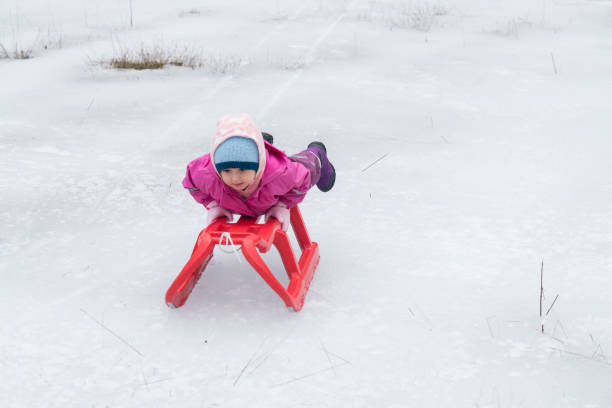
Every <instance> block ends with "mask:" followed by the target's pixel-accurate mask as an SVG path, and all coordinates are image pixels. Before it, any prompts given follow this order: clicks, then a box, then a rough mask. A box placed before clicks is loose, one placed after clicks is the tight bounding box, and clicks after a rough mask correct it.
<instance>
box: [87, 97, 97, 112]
mask: <svg viewBox="0 0 612 408" xmlns="http://www.w3.org/2000/svg"><path fill="white" fill-rule="evenodd" d="M95 100H96V98H91V102H89V105H87V110H89V108H91V105H93V103H94V101H95Z"/></svg>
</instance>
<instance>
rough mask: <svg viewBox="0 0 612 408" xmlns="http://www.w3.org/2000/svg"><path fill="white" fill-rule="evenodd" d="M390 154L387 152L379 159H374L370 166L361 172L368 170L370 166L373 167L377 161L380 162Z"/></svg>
mask: <svg viewBox="0 0 612 408" xmlns="http://www.w3.org/2000/svg"><path fill="white" fill-rule="evenodd" d="M388 155H389V153H385V154H383V155H382V156H380V157H379V158H378V159H376V160H374V162H373V163H371V164H370V165H369V166H368V167H366V168H365V169H363V170H361V172H362V173H363V172H364V171H366V170H367V169H369V168H370V167H372V166H373V165H375V164H376V163H378V162H379V161H381V160H382V159H384V158H385V157H387V156H388Z"/></svg>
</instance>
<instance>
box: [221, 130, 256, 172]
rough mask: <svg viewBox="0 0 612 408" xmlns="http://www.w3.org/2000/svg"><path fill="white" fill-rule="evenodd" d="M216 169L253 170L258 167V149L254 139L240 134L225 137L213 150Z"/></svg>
mask: <svg viewBox="0 0 612 408" xmlns="http://www.w3.org/2000/svg"><path fill="white" fill-rule="evenodd" d="M214 154H215V158H214V159H215V167H216V168H217V171H221V170H225V169H232V168H236V169H242V170H255V171H257V169H258V168H259V151H258V149H257V145H256V144H255V141H253V140H251V139H248V138H246V137H242V136H232V137H230V138H228V139H226V140H225V141H224V142H223V143H221V144H220V145H219V147H217V149H216V150H215V153H214Z"/></svg>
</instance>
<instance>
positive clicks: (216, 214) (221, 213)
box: [206, 201, 234, 225]
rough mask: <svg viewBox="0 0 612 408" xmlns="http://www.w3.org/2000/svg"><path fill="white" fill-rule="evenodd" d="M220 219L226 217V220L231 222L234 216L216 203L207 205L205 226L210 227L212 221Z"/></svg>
mask: <svg viewBox="0 0 612 408" xmlns="http://www.w3.org/2000/svg"><path fill="white" fill-rule="evenodd" d="M221 217H227V219H228V220H230V221H232V220H233V219H234V215H233V214H232V213H231V211H229V210H228V209H227V208H223V207H221V206H220V205H219V204H217V202H216V201H212V202H211V203H210V204H208V216H207V217H206V223H207V225H210V224H211V223H212V222H213V221H214V220H216V219H217V218H221Z"/></svg>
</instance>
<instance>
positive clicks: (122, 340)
mask: <svg viewBox="0 0 612 408" xmlns="http://www.w3.org/2000/svg"><path fill="white" fill-rule="evenodd" d="M81 312H83V313H84V314H85V315H86V316H87V317H89V318H90V319H91V320H93V321H94V322H96V323H98V325H100V327H102V328H103V329H104V330H106V331H107V332H109V333H110V334H112V335H113V336H115V337H116V338H117V339H118V340H120V341H121V342H122V343H123V344H125V345H126V346H128V347H129V348H131V349H132V351H134V352H135V353H136V354H138V355H139V356H140V357H144V354H142V353H141V352H140V351H138V350H137V349H136V347H134V346H132V345H131V344H130V343H128V342H127V341H125V339H124V338H123V337H121V336H119V335H118V334H117V333H115V332H114V331H112V330H111V329H109V328H108V327H106V326H105V325H104V324H102V323H101V322H100V321H99V320H98V319H96V318H95V317H93V316H92V315H90V314H89V313H87V312H86V311H85V310H84V309H81Z"/></svg>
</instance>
